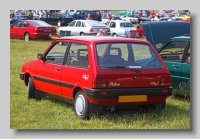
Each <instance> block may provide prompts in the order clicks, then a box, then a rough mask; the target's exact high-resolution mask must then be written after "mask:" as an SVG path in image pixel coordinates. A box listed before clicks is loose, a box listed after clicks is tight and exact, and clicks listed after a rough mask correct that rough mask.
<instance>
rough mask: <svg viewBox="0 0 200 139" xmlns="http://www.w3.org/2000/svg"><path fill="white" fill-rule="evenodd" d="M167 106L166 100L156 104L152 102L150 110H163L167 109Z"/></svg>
mask: <svg viewBox="0 0 200 139" xmlns="http://www.w3.org/2000/svg"><path fill="white" fill-rule="evenodd" d="M165 106H166V101H164V102H160V103H156V104H151V105H149V110H151V111H155V112H161V111H162V110H164V109H165Z"/></svg>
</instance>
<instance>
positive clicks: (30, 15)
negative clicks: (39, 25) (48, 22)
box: [28, 11, 33, 19]
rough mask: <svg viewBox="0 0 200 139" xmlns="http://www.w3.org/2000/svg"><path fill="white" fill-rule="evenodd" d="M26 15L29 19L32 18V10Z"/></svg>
mask: <svg viewBox="0 0 200 139" xmlns="http://www.w3.org/2000/svg"><path fill="white" fill-rule="evenodd" d="M28 16H29V18H30V19H33V12H32V11H30V12H29V15H28Z"/></svg>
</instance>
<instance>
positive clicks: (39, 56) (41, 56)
mask: <svg viewBox="0 0 200 139" xmlns="http://www.w3.org/2000/svg"><path fill="white" fill-rule="evenodd" d="M37 58H38V59H41V60H42V61H44V59H45V58H44V56H43V54H41V53H39V54H38V55H37Z"/></svg>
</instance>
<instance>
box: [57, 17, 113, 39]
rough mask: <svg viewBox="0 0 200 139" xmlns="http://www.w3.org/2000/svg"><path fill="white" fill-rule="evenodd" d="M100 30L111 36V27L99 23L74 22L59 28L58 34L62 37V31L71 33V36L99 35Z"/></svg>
mask: <svg viewBox="0 0 200 139" xmlns="http://www.w3.org/2000/svg"><path fill="white" fill-rule="evenodd" d="M100 29H103V30H104V32H106V34H107V35H110V29H109V27H108V26H106V25H105V24H103V23H101V22H99V21H96V20H74V21H72V22H71V23H70V24H69V25H68V26H66V27H59V28H58V34H59V35H60V33H61V31H71V34H70V35H71V36H84V35H97V33H98V31H99V30H100Z"/></svg>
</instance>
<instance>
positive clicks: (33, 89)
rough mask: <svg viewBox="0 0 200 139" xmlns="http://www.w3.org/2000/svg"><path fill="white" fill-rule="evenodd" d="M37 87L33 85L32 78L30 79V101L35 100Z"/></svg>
mask: <svg viewBox="0 0 200 139" xmlns="http://www.w3.org/2000/svg"><path fill="white" fill-rule="evenodd" d="M35 91H36V89H35V86H34V84H33V81H32V78H31V77H29V79H28V99H31V98H35Z"/></svg>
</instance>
